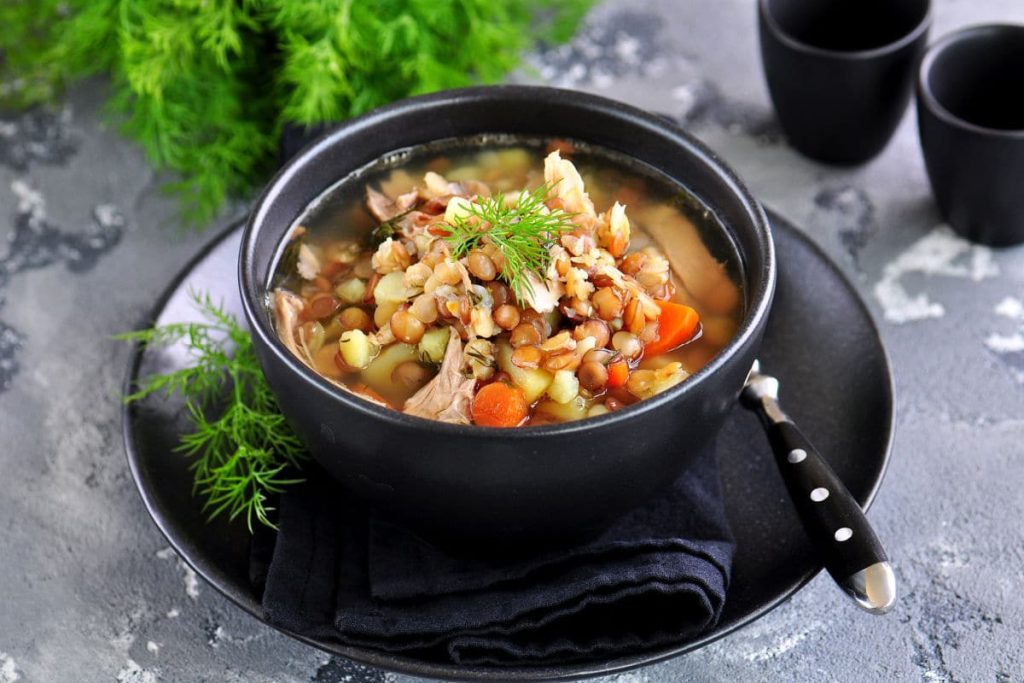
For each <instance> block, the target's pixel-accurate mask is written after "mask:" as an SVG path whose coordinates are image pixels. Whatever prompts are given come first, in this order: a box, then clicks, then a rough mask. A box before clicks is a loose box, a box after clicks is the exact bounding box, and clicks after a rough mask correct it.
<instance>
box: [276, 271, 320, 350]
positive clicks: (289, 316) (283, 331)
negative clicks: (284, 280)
mask: <svg viewBox="0 0 1024 683" xmlns="http://www.w3.org/2000/svg"><path fill="white" fill-rule="evenodd" d="M303 308H305V304H304V303H302V299H300V298H299V297H298V296H296V295H295V294H292V293H291V292H288V291H285V290H283V289H275V290H274V327H275V328H276V329H277V336H278V337H280V338H281V343H283V344H284V345H285V348H287V349H288V350H289V351H291V352H292V354H294V355H295V357H296V358H298V359H299V360H301V361H302V362H303V363H305V364H306V365H308V366H309V367H313V359H312V358H311V357H310V355H309V350H308V349H307V348H306V346H305V344H302V343H301V340H300V339H299V335H298V331H299V314H300V313H302V309H303Z"/></svg>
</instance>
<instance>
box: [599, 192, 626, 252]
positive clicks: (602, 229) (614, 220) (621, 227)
mask: <svg viewBox="0 0 1024 683" xmlns="http://www.w3.org/2000/svg"><path fill="white" fill-rule="evenodd" d="M597 243H598V244H599V245H600V246H602V247H604V248H605V249H607V250H608V252H609V253H610V254H611V255H612V256H614V257H615V258H618V257H620V256H622V255H623V254H625V253H626V251H627V250H628V249H629V219H628V218H626V207H624V206H623V205H622V204H619V203H618V202H615V204H614V205H612V208H610V209H608V212H607V213H606V214H605V215H604V220H602V221H601V222H600V223H599V224H598V228H597Z"/></svg>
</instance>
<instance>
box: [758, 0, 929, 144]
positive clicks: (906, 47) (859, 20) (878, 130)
mask: <svg viewBox="0 0 1024 683" xmlns="http://www.w3.org/2000/svg"><path fill="white" fill-rule="evenodd" d="M758 16H759V23H760V33H761V58H762V61H763V63H764V71H765V77H766V79H767V81H768V91H769V93H770V94H771V98H772V102H773V103H774V105H775V111H776V113H777V114H778V117H779V121H780V123H781V125H782V129H783V131H784V132H785V134H786V137H787V138H788V139H789V142H790V144H792V145H793V147H795V148H796V149H797V150H799V151H800V152H802V153H803V154H805V155H807V156H809V157H811V158H813V159H817V160H819V161H824V162H827V163H834V164H857V163H862V162H864V161H867V160H869V159H871V158H872V157H874V156H875V155H877V154H878V153H879V152H881V151H882V149H883V148H884V147H885V145H886V143H888V142H889V139H890V138H891V137H892V134H893V132H894V131H895V130H896V127H897V125H899V122H900V119H901V117H902V116H903V112H904V111H905V110H906V107H907V103H908V102H909V100H910V93H911V91H912V85H913V75H914V67H915V66H916V64H917V60H918V59H919V57H920V55H921V53H922V52H923V51H924V47H925V43H926V40H927V36H928V29H929V26H930V25H931V3H930V1H929V0H759V3H758Z"/></svg>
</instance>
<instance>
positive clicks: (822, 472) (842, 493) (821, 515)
mask: <svg viewBox="0 0 1024 683" xmlns="http://www.w3.org/2000/svg"><path fill="white" fill-rule="evenodd" d="M767 427H768V436H769V439H770V440H771V443H772V449H773V450H774V451H775V460H776V462H777V463H778V465H779V471H780V472H781V473H782V478H783V480H784V481H785V482H786V488H788V489H789V495H790V497H791V498H792V499H793V503H794V504H795V505H796V509H797V513H798V514H799V515H800V521H801V522H802V523H803V526H804V529H805V530H806V531H807V535H808V536H810V538H811V542H812V543H813V544H814V545H815V547H816V548H817V549H818V551H819V552H820V554H821V557H822V560H823V561H824V564H825V568H826V569H828V571H829V573H830V574H831V575H832V577H833V578H834V579H835V580H836V581H837V582H839V583H842V582H843V581H844V580H846V579H848V578H849V577H851V576H853V575H854V574H855V573H856V572H859V571H861V570H863V569H866V568H867V567H870V566H871V565H873V564H876V563H878V562H886V561H888V559H889V558H888V556H887V555H886V554H885V550H884V549H883V548H882V544H881V543H880V542H879V540H878V537H877V536H876V535H875V532H874V530H873V529H872V528H871V524H870V523H869V522H868V520H867V517H865V516H864V511H863V510H861V507H860V505H858V503H857V501H856V500H854V498H853V496H852V495H850V492H849V491H848V490H847V489H846V486H844V485H843V482H842V481H841V480H840V479H839V477H838V476H836V473H835V472H834V471H833V470H832V468H831V467H829V464H828V463H827V462H825V459H824V458H822V457H821V454H820V453H818V451H817V449H816V448H815V447H814V446H813V445H812V444H811V442H810V441H809V440H808V439H807V437H805V436H804V435H803V434H802V433H801V432H800V430H799V429H797V426H796V425H795V424H793V423H792V422H790V421H788V420H783V421H781V422H776V423H769V424H768V425H767Z"/></svg>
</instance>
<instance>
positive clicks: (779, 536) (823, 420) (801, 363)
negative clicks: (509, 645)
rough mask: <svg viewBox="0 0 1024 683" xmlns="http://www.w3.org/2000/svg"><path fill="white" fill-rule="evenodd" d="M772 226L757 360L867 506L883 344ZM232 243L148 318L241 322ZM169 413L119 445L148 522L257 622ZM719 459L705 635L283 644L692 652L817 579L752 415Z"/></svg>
mask: <svg viewBox="0 0 1024 683" xmlns="http://www.w3.org/2000/svg"><path fill="white" fill-rule="evenodd" d="M771 219H772V224H773V226H774V229H775V230H774V234H775V243H776V246H777V247H778V255H779V278H778V289H777V292H776V296H775V304H774V308H773V310H772V314H771V319H770V320H769V322H768V329H767V331H766V333H765V338H764V346H763V348H762V354H761V361H762V365H763V367H764V369H765V370H766V371H767V372H769V373H771V374H774V375H776V376H778V377H779V378H780V380H781V382H782V399H783V404H784V406H785V408H786V410H787V412H788V413H789V414H790V415H791V416H792V417H793V418H794V419H795V420H796V421H797V423H798V424H800V426H801V428H802V429H803V430H804V431H805V432H806V434H807V435H808V436H809V437H810V438H811V439H812V440H813V441H814V442H815V444H816V445H817V446H818V448H819V450H820V451H821V452H822V453H823V454H824V456H825V458H826V459H827V460H828V461H829V463H830V464H831V465H832V467H833V468H834V469H835V470H836V472H837V473H838V474H839V476H840V477H841V478H842V479H843V481H844V482H845V483H846V485H847V486H848V487H849V489H850V492H851V493H852V494H853V496H854V498H856V499H857V501H858V502H860V503H861V505H863V506H864V508H865V509H866V508H867V507H868V506H869V505H870V504H871V501H872V499H873V498H874V496H875V493H876V492H877V491H878V487H879V485H880V484H881V481H882V476H883V474H884V473H885V468H886V465H887V463H888V459H889V447H890V443H891V440H892V427H893V394H892V376H891V372H890V368H889V362H888V359H887V357H886V354H885V349H884V348H883V346H882V341H881V339H880V338H879V336H878V330H877V328H876V327H875V325H874V323H873V322H872V320H871V316H870V314H869V313H868V311H867V309H866V308H865V306H864V303H863V302H862V301H861V300H860V298H859V297H858V296H857V293H856V292H855V291H854V289H853V287H852V286H851V285H850V284H849V282H848V281H847V280H846V278H845V277H844V276H843V275H842V274H841V273H840V272H839V270H838V269H837V268H836V267H835V265H833V264H832V263H831V261H829V259H828V257H827V256H826V255H825V254H824V253H823V252H822V251H821V250H820V249H819V248H818V247H817V246H815V245H814V244H813V243H812V242H810V241H809V240H808V239H807V238H806V237H804V236H803V235H802V234H801V233H800V232H799V231H798V230H796V229H795V228H794V227H792V226H791V225H789V224H788V223H786V221H785V220H783V219H781V218H779V217H778V216H775V215H773V214H771ZM240 234H241V233H240V227H239V226H237V225H236V226H232V227H231V228H229V229H228V230H227V231H225V232H224V233H223V234H222V235H220V236H219V237H218V238H216V239H215V240H213V242H212V243H211V244H210V245H209V246H208V247H207V248H206V249H204V250H203V252H202V253H200V254H199V255H198V256H197V257H196V258H195V259H193V261H192V262H191V263H189V264H188V266H186V267H185V269H184V270H183V271H182V273H181V275H180V276H179V277H178V278H177V279H175V281H174V282H173V283H172V284H171V286H170V287H169V288H168V290H167V292H166V293H165V295H164V296H163V297H162V298H161V300H160V301H159V303H158V304H157V306H156V308H155V310H154V313H153V316H152V318H151V320H149V321H147V323H152V322H155V323H156V324H165V323H168V322H172V321H181V320H191V319H194V318H195V312H194V310H193V308H192V305H191V302H190V299H189V296H188V292H189V291H190V290H199V291H208V292H210V293H211V294H212V295H213V297H214V299H215V300H216V299H223V302H224V305H225V307H226V308H227V309H228V310H231V311H234V312H236V313H237V314H239V317H240V318H241V315H240V306H241V304H240V302H239V299H238V286H237V278H236V271H237V260H238V244H239V237H240ZM181 362H182V356H181V355H180V349H179V350H178V354H176V353H175V349H173V348H172V349H170V350H166V351H160V352H148V351H147V352H142V353H137V354H136V355H135V356H134V357H133V362H132V366H131V369H130V371H129V377H128V382H134V380H135V378H136V377H138V376H140V374H141V375H145V374H148V373H150V372H152V371H154V370H158V369H161V368H164V369H166V368H168V367H174V365H175V364H176V363H181ZM176 407H177V404H176V403H173V402H163V401H159V400H154V401H149V402H146V403H145V404H143V405H131V406H127V407H126V408H125V410H124V440H125V449H126V450H127V453H128V464H129V467H130V468H131V471H132V475H133V476H134V478H135V483H136V485H137V486H138V488H139V492H140V493H141V495H142V499H143V502H144V503H145V505H146V508H147V509H148V510H149V513H150V515H151V516H152V517H153V520H154V521H155V522H156V524H157V526H158V527H159V528H160V530H161V531H162V532H163V534H164V536H166V537H167V540H168V541H169V542H170V544H171V545H172V546H173V547H174V549H175V550H177V551H178V553H179V554H180V555H181V556H182V558H183V559H184V560H185V561H186V562H188V564H189V565H191V566H192V568H193V569H195V571H196V572H197V573H198V574H199V575H200V576H202V577H203V578H204V579H205V580H206V581H207V582H208V583H210V584H212V585H213V586H214V587H215V588H216V589H217V590H219V591H220V592H221V593H223V594H224V595H225V596H227V597H228V598H229V599H230V600H232V601H234V602H235V603H236V604H237V605H238V606H239V607H241V608H242V609H244V610H245V611H247V612H249V613H250V614H252V615H253V616H255V617H256V618H257V619H260V620H261V621H262V620H263V617H262V612H261V609H260V604H259V599H258V597H257V596H256V595H255V593H254V592H253V590H252V588H251V587H250V585H249V579H248V553H249V532H248V531H247V530H246V528H245V524H244V523H236V524H228V523H226V522H222V521H221V522H214V523H210V524H208V523H207V522H206V521H205V519H204V516H203V514H202V511H201V510H200V504H199V502H198V500H197V499H195V498H193V497H192V495H191V478H190V473H189V471H188V461H187V460H186V459H185V458H184V457H181V456H178V455H176V454H174V453H172V449H173V447H174V444H175V443H176V437H177V429H179V428H180V427H181V426H182V424H181V422H180V416H179V414H178V413H177V411H176ZM719 456H720V461H721V468H722V479H723V482H724V487H725V497H726V508H727V510H728V514H729V520H730V522H731V523H732V528H733V532H734V534H735V535H736V540H737V550H736V557H735V562H734V565H733V580H732V584H731V586H730V587H729V592H728V595H727V598H726V606H725V611H724V613H723V615H722V618H721V620H720V621H719V623H718V625H717V626H716V627H715V628H714V629H712V630H711V631H708V632H707V633H705V634H703V635H702V636H701V637H700V638H697V639H694V640H686V641H680V642H679V643H676V644H675V645H673V646H671V647H669V648H663V649H660V650H656V651H647V652H637V653H636V654H634V655H630V656H627V657H622V658H618V659H614V660H601V661H594V662H590V663H585V664H574V665H571V666H558V667H543V666H533V667H522V668H495V667H455V666H453V665H451V664H446V663H442V662H434V661H425V660H420V659H411V658H407V657H400V656H395V655H392V654H388V653H383V652H379V651H376V650H369V649H364V648H354V647H345V646H342V645H338V644H336V643H329V642H320V641H315V640H311V639H309V638H305V637H302V636H296V635H295V634H289V635H292V636H295V637H296V638H298V639H299V640H303V641H305V642H307V643H309V644H311V645H314V646H316V647H319V648H321V649H323V650H326V651H328V652H331V653H334V654H337V655H341V656H344V657H348V658H350V659H353V660H356V661H358V662H362V663H364V664H369V665H372V666H377V667H380V668H383V669H389V670H393V671H400V672H403V673H409V674H414V675H418V676H428V677H436V678H444V679H452V678H455V679H485V680H503V681H504V680H549V679H559V678H561V679H566V678H576V677H581V676H588V675H598V674H608V673H614V672H618V671H623V670H626V669H630V668H633V667H637V666H641V665H644V664H650V663H653V662H656V661H658V660H661V659H666V658H669V657H673V656H676V655H679V654H683V653H685V652H690V651H692V650H696V649H697V648H700V647H703V646H704V645H707V644H708V643H710V642H711V641H713V640H716V639H718V638H721V637H722V636H724V635H725V634H727V633H730V632H731V631H733V630H735V629H737V628H739V627H741V626H743V625H745V624H748V623H750V622H751V621H753V620H754V619H757V618H758V617H760V616H762V615H764V614H765V613H767V612H768V611H769V610H771V609H772V608H774V607H775V606H777V605H778V604H779V603H781V602H782V601H783V600H785V599H786V598H788V597H789V596H790V595H792V594H793V593H795V592H796V591H797V590H799V589H800V588H801V587H802V586H804V584H806V583H807V582H808V581H809V580H810V579H811V578H812V577H813V576H814V575H815V574H817V573H818V571H820V570H821V564H820V563H819V562H818V561H817V560H816V559H815V557H814V554H813V550H812V548H811V546H810V543H809V542H808V540H807V538H806V536H805V535H804V532H803V530H802V528H801V527H800V522H799V520H798V519H797V516H796V513H795V512H794V510H793V508H792V506H791V505H790V503H789V501H788V499H787V494H786V489H785V487H784V486H783V483H782V480H781V478H780V477H779V475H778V472H776V470H775V463H774V461H773V459H772V455H771V451H770V449H769V446H768V442H767V439H766V438H765V436H764V434H763V432H762V430H761V426H760V425H759V424H758V422H757V419H756V418H755V417H754V415H753V414H751V413H749V412H748V411H746V410H743V409H742V408H739V407H737V408H736V410H735V412H734V413H733V416H732V417H731V418H730V420H729V422H728V423H727V424H726V426H725V428H724V430H723V432H722V435H721V438H720V440H719ZM836 599H837V600H839V599H840V598H838V597H837V598H836Z"/></svg>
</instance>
